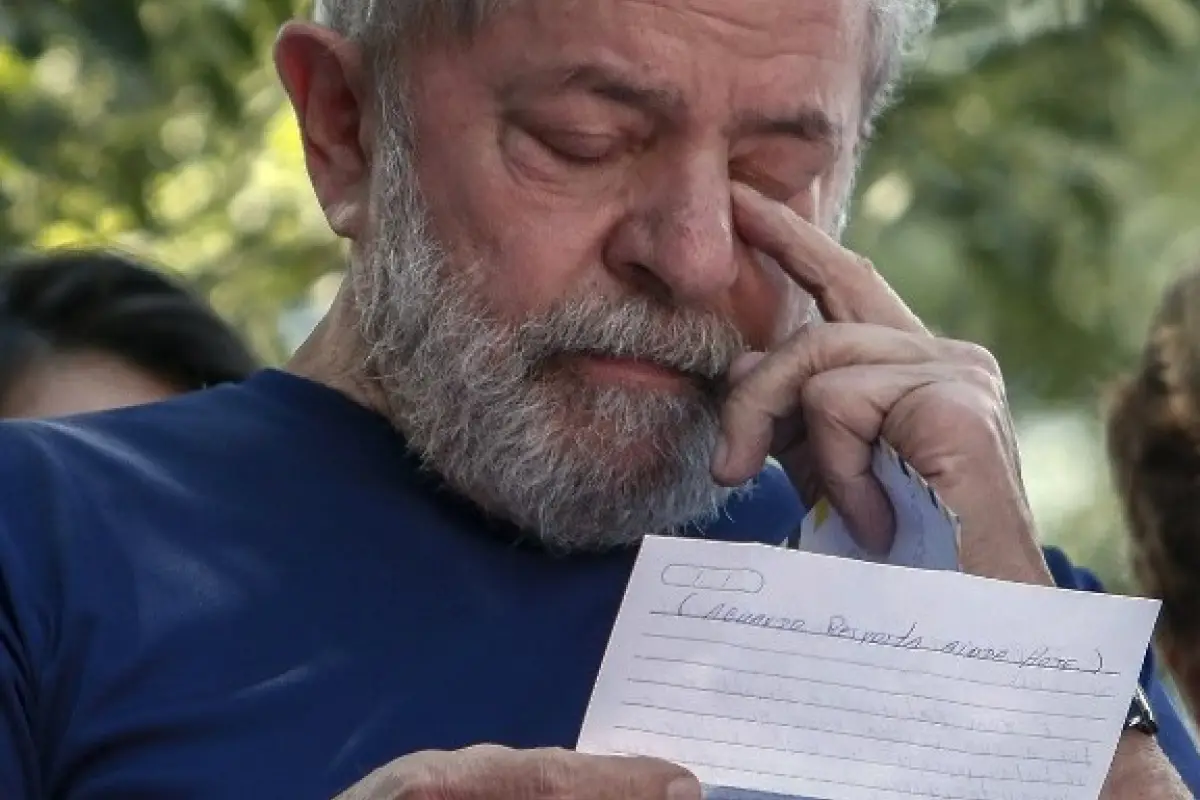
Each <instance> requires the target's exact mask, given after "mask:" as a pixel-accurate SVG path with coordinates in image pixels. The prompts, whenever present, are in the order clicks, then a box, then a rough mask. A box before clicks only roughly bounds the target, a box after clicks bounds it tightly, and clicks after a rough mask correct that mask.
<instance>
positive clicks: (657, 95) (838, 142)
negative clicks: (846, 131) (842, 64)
mask: <svg viewBox="0 0 1200 800" xmlns="http://www.w3.org/2000/svg"><path fill="white" fill-rule="evenodd" d="M572 90H573V91H582V92H587V93H589V94H593V95H596V96H597V97H601V98H604V99H605V100H609V101H612V102H613V103H617V104H618V105H622V106H626V107H628V108H632V109H634V110H635V111H639V112H641V113H643V114H645V115H647V116H650V117H654V118H657V119H662V120H667V121H672V120H678V119H680V118H681V117H683V116H684V112H685V110H686V108H685V107H686V103H685V102H684V100H683V96H682V94H681V93H680V92H678V91H676V90H673V89H665V88H661V87H655V86H646V85H643V84H639V83H638V82H637V81H636V80H633V79H631V78H630V77H629V76H627V75H624V74H622V73H621V72H620V71H619V70H615V69H612V68H611V67H608V66H605V65H602V64H597V63H580V64H571V65H567V66H562V67H556V68H551V69H547V70H542V71H537V72H533V73H526V74H525V75H522V76H519V77H517V78H515V79H514V80H512V81H510V82H509V83H508V84H507V85H505V86H504V87H502V88H501V90H500V95H501V97H502V98H503V99H504V100H506V101H518V102H519V101H520V100H522V99H528V98H530V97H531V96H535V95H540V94H543V93H549V92H564V91H572ZM733 131H734V133H737V134H739V135H760V136H761V135H765V136H786V137H789V138H793V139H798V140H800V141H803V142H808V143H811V144H817V145H820V146H822V147H825V148H826V149H828V150H829V151H831V152H832V153H835V154H836V153H840V152H841V148H842V142H843V132H842V129H841V126H839V125H838V124H837V123H835V122H834V121H833V120H832V119H830V117H829V115H828V114H826V113H825V112H824V111H821V110H820V109H818V108H813V107H805V108H799V109H797V110H795V111H794V112H792V113H790V114H787V115H785V116H781V117H776V116H770V115H765V114H751V115H749V116H747V117H746V118H743V119H741V120H739V121H738V122H737V123H736V124H735V125H734V128H733Z"/></svg>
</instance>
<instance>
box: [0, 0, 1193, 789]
mask: <svg viewBox="0 0 1200 800" xmlns="http://www.w3.org/2000/svg"><path fill="white" fill-rule="evenodd" d="M322 13H323V15H324V16H323V17H321V18H320V22H321V23H322V24H319V25H317V24H295V25H290V26H288V27H287V28H286V29H285V30H284V31H283V32H282V34H281V36H280V38H279V42H278V47H277V54H276V55H277V62H278V67H279V71H280V74H281V76H282V79H283V83H284V85H285V87H286V89H287V91H288V94H289V95H290V97H291V100H292V103H293V105H294V106H295V109H296V113H297V116H298V118H299V122H300V128H301V131H302V134H303V141H304V148H305V153H306V155H307V161H308V167H309V172H310V174H311V177H312V182H313V186H314V187H315V190H316V193H317V197H318V199H319V201H320V203H321V205H322V207H323V209H324V211H325V214H326V216H327V218H328V220H329V223H330V225H331V226H332V228H333V230H334V231H335V232H336V233H337V234H339V235H340V236H342V237H345V238H346V239H348V240H349V241H350V242H351V244H352V256H351V266H350V270H349V279H348V282H347V286H346V289H345V291H344V292H343V294H342V296H341V297H340V298H339V299H338V301H337V302H336V303H335V307H334V308H333V310H332V311H331V313H330V315H329V316H328V318H327V319H326V320H324V322H323V323H322V324H321V325H320V327H319V328H318V330H317V331H316V332H315V333H314V335H313V336H312V338H311V340H310V341H309V342H308V343H307V344H306V345H305V346H304V347H303V348H302V349H301V351H300V352H299V353H298V354H297V355H296V357H295V358H294V359H293V361H292V362H291V364H290V365H289V367H288V370H287V371H286V372H283V371H271V372H266V373H263V374H260V375H258V376H256V377H254V378H252V379H251V380H249V381H248V382H246V383H244V384H242V385H240V386H236V387H231V388H223V389H217V390H214V391H212V392H209V393H206V394H202V395H196V396H192V397H189V398H185V399H181V400H175V401H170V402H167V403H163V404H159V405H154V406H148V407H145V408H142V409H139V410H127V411H120V412H112V413H107V414H102V415H96V416H88V417H83V418H77V419H73V420H67V421H60V422H51V423H19V424H10V425H8V426H7V427H3V428H0V487H2V488H0V492H2V502H0V585H2V586H3V591H2V592H0V796H3V797H5V798H42V797H47V798H48V797H56V798H69V799H70V800H115V799H116V798H123V799H128V798H159V797H172V798H230V799H231V800H232V798H247V797H281V798H282V797H287V798H322V797H324V798H328V797H330V796H333V795H336V794H338V793H341V792H344V793H345V797H348V798H398V797H439V798H475V797H497V798H508V797H514V798H516V797H520V798H528V797H571V798H575V799H576V800H599V798H618V797H619V798H631V799H633V800H641V799H642V798H664V797H668V796H669V797H672V798H698V797H699V788H698V786H697V784H696V782H695V779H694V778H693V777H691V776H690V775H689V774H688V773H687V772H685V771H684V770H682V769H680V768H678V767H676V766H673V765H670V764H665V763H662V762H658V761H654V760H648V759H616V758H596V757H589V756H583V755H578V754H575V753H571V752H570V751H569V748H570V747H571V746H572V745H573V744H574V741H575V737H576V736H577V734H578V730H579V725H580V722H581V719H582V715H583V710H584V707H585V705H586V703H587V699H588V695H589V690H590V688H591V683H592V681H593V679H594V677H595V674H596V671H597V669H598V666H599V662H600V659H601V655H602V652H603V649H604V645H605V642H606V639H607V636H608V633H609V631H610V629H611V626H612V623H613V620H614V615H615V613H616V609H617V606H618V604H619V602H620V598H621V594H622V590H623V588H624V585H625V583H626V580H627V578H628V576H629V570H630V567H631V564H632V563H633V559H634V557H635V554H636V549H637V548H636V546H637V544H638V542H639V541H640V539H641V537H642V536H644V535H645V534H648V533H673V534H677V535H706V536H709V537H713V538H722V539H732V540H757V541H763V542H768V543H778V542H780V541H782V540H783V539H784V538H786V536H787V535H788V534H789V533H790V532H791V531H793V530H794V529H795V527H796V525H797V523H798V521H799V519H800V515H801V504H800V500H799V499H798V498H799V497H811V495H812V494H814V493H816V492H822V493H827V494H828V495H830V496H831V497H832V498H833V500H834V501H835V502H836V503H837V504H838V506H839V507H840V508H841V509H842V510H843V511H844V512H845V513H846V514H847V515H848V516H849V518H850V520H851V521H852V524H853V525H854V526H855V528H856V530H857V532H858V534H859V535H860V536H861V537H862V539H863V541H864V543H867V544H869V545H870V546H873V547H878V548H883V547H886V546H887V543H888V539H889V537H890V535H891V527H892V522H891V512H890V508H889V506H888V504H887V502H886V500H885V499H884V496H883V495H882V494H881V492H880V489H879V487H878V486H877V485H876V484H875V483H874V482H873V480H872V479H871V477H870V475H869V472H868V469H867V454H868V448H869V444H870V443H871V442H872V441H874V440H875V439H876V438H878V437H880V436H882V437H884V438H886V439H887V440H888V441H889V442H890V443H892V444H893V445H894V446H895V447H896V448H897V449H899V450H900V451H901V452H902V453H903V454H904V455H905V456H906V457H907V458H908V459H909V460H910V461H911V462H912V463H913V464H914V465H915V466H916V467H917V469H919V470H920V471H921V472H923V473H924V474H925V475H927V476H928V477H929V478H930V479H931V480H932V482H933V483H934V484H935V485H936V486H937V488H938V489H939V490H940V491H941V492H942V493H943V494H944V495H945V498H946V500H947V501H948V502H949V504H950V505H952V506H953V507H954V508H955V509H956V510H958V512H959V513H960V514H961V516H962V519H963V523H964V536H963V543H962V557H963V563H964V567H965V569H967V570H969V571H971V572H974V573H977V574H980V575H987V576H991V577H994V578H998V579H1002V580H1010V581H1027V582H1031V583H1045V584H1050V583H1052V582H1053V581H1054V580H1055V579H1057V580H1058V581H1059V583H1060V584H1063V585H1067V586H1073V587H1076V588H1086V587H1083V586H1082V584H1081V581H1082V580H1083V577H1082V576H1081V575H1080V574H1079V573H1076V572H1074V571H1073V570H1072V569H1071V568H1070V567H1069V565H1067V564H1065V562H1062V561H1061V560H1060V559H1059V557H1058V556H1057V555H1055V556H1054V557H1053V558H1052V559H1051V560H1050V562H1049V564H1048V562H1047V560H1046V559H1045V558H1044V557H1043V554H1042V552H1041V551H1040V550H1039V548H1038V546H1037V544H1036V539H1035V535H1034V531H1033V527H1032V523H1031V521H1030V515H1029V511H1028V508H1027V506H1026V503H1025V499H1024V494H1023V492H1022V488H1021V483H1020V478H1019V475H1018V468H1017V454H1016V450H1015V448H1014V445H1013V441H1012V434H1011V430H1010V424H1009V418H1008V412H1007V411H1006V409H1005V405H1004V397H1003V387H1002V383H1001V379H1000V376H999V373H998V372H997V370H996V367H995V364H994V362H993V360H992V359H991V358H990V357H989V356H988V354H987V353H986V352H984V351H983V350H981V349H980V348H978V347H975V346H972V345H968V344H963V343H960V342H953V341H947V340H945V339H941V338H938V337H936V336H934V335H931V334H930V333H929V332H927V331H926V330H925V328H924V327H923V326H922V325H921V323H920V321H919V320H917V319H916V318H915V317H914V316H913V314H912V313H910V312H909V310H908V309H907V308H906V307H905V306H904V304H903V303H902V302H901V301H900V300H899V299H898V298H897V297H896V296H895V295H894V294H893V293H892V292H891V291H890V290H889V288H888V286H887V285H886V284H885V283H884V281H883V280H882V279H881V278H880V277H879V275H878V274H877V273H876V272H875V271H874V270H873V269H872V268H871V265H870V264H869V263H868V262H866V261H865V260H863V259H862V258H859V257H857V256H855V255H854V254H852V253H849V252H847V251H846V250H844V249H842V248H841V247H840V246H839V245H838V244H837V243H836V240H837V234H838V233H839V231H840V228H841V223H842V220H843V219H844V216H845V209H846V203H847V198H848V195H849V193H850V188H851V183H852V179H853V176H854V172H855V166H856V159H857V156H858V154H859V153H860V152H861V151H862V149H863V146H864V144H865V137H866V133H867V132H868V131H869V129H870V124H871V121H872V119H873V118H874V116H875V115H876V114H877V112H878V111H879V110H880V107H881V105H882V104H883V101H884V100H885V98H886V96H887V93H888V90H889V88H890V86H891V85H892V83H893V81H894V79H895V77H896V72H897V61H898V56H899V53H900V50H901V48H902V46H903V45H904V43H905V42H906V41H908V40H909V38H910V37H911V36H912V35H915V34H916V33H919V32H920V29H921V28H922V27H923V26H925V25H926V24H927V23H928V22H929V21H930V19H931V16H932V3H931V2H928V0H907V1H906V0H838V2H831V0H738V2H722V1H721V0H508V1H507V2H499V1H498V0H494V1H492V2H483V0H395V1H394V2H371V0H333V1H332V2H330V3H329V4H328V5H327V6H326V7H325V8H324V10H323V12H322ZM817 312H819V314H818V313H817ZM818 318H820V319H823V320H824V324H819V325H816V324H814V325H804V322H805V321H806V320H816V319H818ZM801 422H803V424H801ZM768 455H773V456H774V457H775V460H776V462H777V463H779V464H782V466H783V469H782V470H780V469H778V468H775V467H770V468H767V469H764V464H765V463H767V457H768ZM751 482H752V483H753V484H754V485H755V486H756V488H755V490H754V491H753V492H739V491H737V489H738V487H742V486H743V485H745V484H747V483H751ZM1146 681H1147V684H1148V685H1150V686H1151V689H1152V692H1154V691H1157V689H1156V688H1155V686H1154V685H1153V684H1152V675H1151V674H1150V672H1149V670H1148V671H1147V675H1146ZM1133 708H1134V712H1136V713H1131V715H1130V722H1129V724H1128V725H1127V730H1126V731H1125V732H1124V733H1123V734H1122V736H1121V744H1120V746H1119V748H1118V752H1117V755H1116V758H1115V761H1114V763H1113V765H1112V769H1111V773H1110V776H1109V781H1108V786H1107V788H1106V792H1107V796H1108V797H1109V798H1135V797H1136V798H1151V800H1154V799H1156V798H1162V799H1163V800H1166V799H1167V798H1180V797H1187V796H1189V795H1188V793H1187V790H1186V789H1185V788H1184V786H1183V785H1182V783H1181V782H1180V779H1179V777H1178V775H1177V774H1176V771H1175V770H1174V769H1172V767H1171V764H1170V763H1169V761H1168V759H1167V757H1165V756H1164V754H1163V750H1162V749H1161V748H1160V746H1159V741H1161V742H1162V743H1163V745H1164V746H1165V747H1166V749H1168V750H1170V751H1171V756H1172V757H1173V758H1174V760H1175V763H1176V766H1177V767H1179V768H1180V769H1181V770H1183V771H1184V772H1190V774H1191V775H1192V776H1195V775H1196V774H1197V769H1196V763H1195V757H1194V753H1192V752H1189V750H1188V747H1189V745H1187V744H1186V741H1185V740H1179V739H1175V738H1172V737H1175V736H1176V735H1178V729H1177V719H1176V718H1175V717H1174V715H1173V712H1171V710H1170V709H1169V708H1168V707H1166V706H1160V707H1159V708H1157V709H1156V711H1157V712H1158V717H1159V726H1160V728H1161V730H1160V732H1159V735H1158V737H1156V735H1155V733H1154V725H1153V724H1149V723H1148V722H1147V720H1146V719H1145V718H1144V714H1142V713H1140V712H1143V711H1145V709H1144V708H1143V706H1142V705H1141V704H1139V703H1134V704H1133ZM557 748H568V749H557ZM880 796H881V797H885V796H886V797H892V795H890V794H886V793H881V794H880Z"/></svg>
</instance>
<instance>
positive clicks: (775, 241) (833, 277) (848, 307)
mask: <svg viewBox="0 0 1200 800" xmlns="http://www.w3.org/2000/svg"><path fill="white" fill-rule="evenodd" d="M732 194H733V201H734V203H733V212H734V222H735V223H736V225H737V228H738V232H739V233H740V234H741V236H742V237H743V238H744V239H745V240H746V242H747V244H749V245H750V246H751V247H754V248H756V249H758V250H760V251H762V252H763V253H766V254H767V255H768V256H770V257H771V258H773V259H774V260H775V261H777V262H778V263H779V265H780V266H781V267H782V268H783V270H784V271H785V272H787V273H788V274H789V275H791V276H792V278H793V279H794V280H795V281H796V282H797V283H799V284H800V286H801V287H803V288H804V290H805V291H807V292H808V293H809V294H811V295H812V296H813V298H814V299H815V300H816V301H817V306H818V307H819V308H820V310H821V314H822V315H823V316H824V318H825V319H826V320H828V321H830V322H869V323H873V324H876V325H884V326H887V327H889V328H896V329H898V330H903V331H910V332H914V333H926V329H925V326H924V325H923V324H922V323H921V320H920V319H919V318H918V317H917V315H916V314H914V313H913V312H912V311H911V310H909V308H908V306H907V305H905V304H904V301H903V300H901V299H900V297H899V295H897V294H896V293H895V292H894V291H893V290H892V287H891V286H889V285H888V283H887V281H885V280H884V279H883V277H882V276H881V275H880V274H879V273H878V272H876V271H875V268H874V267H873V266H872V265H871V262H870V261H868V260H867V259H865V258H863V257H862V256H859V255H858V254H856V253H853V252H851V251H850V250H847V249H846V248H844V247H842V246H841V245H840V244H838V243H837V242H835V241H834V240H833V239H831V238H829V236H827V235H826V234H825V233H824V232H823V231H821V230H819V229H818V228H817V227H816V226H814V225H812V224H811V223H809V222H807V221H805V220H804V219H802V218H801V217H800V216H799V215H798V214H796V213H795V212H793V211H792V210H791V209H790V208H788V207H787V206H785V205H783V204H782V203H777V202H775V201H773V200H771V199H769V198H767V197H765V196H764V195H762V194H760V193H759V192H757V191H755V190H754V189H752V188H750V187H749V186H746V185H745V184H742V183H734V184H733V191H732Z"/></svg>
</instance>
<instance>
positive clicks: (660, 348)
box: [516, 299, 746, 381]
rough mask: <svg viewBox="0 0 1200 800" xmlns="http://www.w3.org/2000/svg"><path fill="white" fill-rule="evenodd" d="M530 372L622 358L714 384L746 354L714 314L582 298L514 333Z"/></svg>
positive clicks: (731, 329)
mask: <svg viewBox="0 0 1200 800" xmlns="http://www.w3.org/2000/svg"><path fill="white" fill-rule="evenodd" d="M516 340H517V349H518V351H519V353H520V355H521V356H522V357H523V358H524V360H525V361H526V363H527V364H528V365H529V366H530V367H534V366H536V365H537V364H540V363H544V362H545V361H547V360H551V359H554V358H561V357H562V356H564V355H595V356H602V357H608V358H627V359H635V360H638V361H644V362H647V363H650V364H655V365H657V366H661V367H665V368H668V369H673V370H676V371H679V372H683V373H687V374H690V375H695V376H697V377H700V378H703V379H705V380H706V381H716V380H718V379H720V378H721V377H722V376H724V375H725V374H726V373H728V371H729V367H730V365H731V364H732V363H733V360H734V359H735V358H737V356H738V355H740V354H741V353H743V352H745V350H746V346H745V343H744V341H743V337H742V336H741V334H740V333H739V331H738V330H737V329H736V328H735V327H734V326H733V324H732V323H730V322H728V321H727V320H724V319H722V318H720V317H719V316H717V315H715V314H707V313H704V312H698V311H693V310H685V309H669V308H664V307H663V306H662V305H661V304H657V303H654V302H652V301H649V300H632V301H624V302H621V303H619V304H614V303H612V302H611V301H604V300H602V299H594V300H593V299H587V300H582V301H575V302H572V303H569V304H565V305H561V306H557V307H555V308H552V309H551V310H550V311H548V312H546V313H544V314H542V315H539V316H538V317H537V318H535V319H530V320H526V321H525V322H524V323H522V324H521V325H520V326H519V327H518V329H517V337H516Z"/></svg>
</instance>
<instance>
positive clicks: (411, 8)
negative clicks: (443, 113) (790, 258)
mask: <svg viewBox="0 0 1200 800" xmlns="http://www.w3.org/2000/svg"><path fill="white" fill-rule="evenodd" d="M506 2H511V0H315V9H314V11H313V18H314V19H315V20H316V21H317V22H319V23H321V24H322V25H325V26H327V27H329V28H331V29H333V30H335V31H337V32H338V33H340V34H341V35H342V36H345V37H346V38H347V39H350V40H351V41H356V42H358V43H360V44H362V45H363V46H364V47H365V48H366V49H367V50H368V51H371V52H374V53H385V52H387V51H388V50H390V47H389V43H392V42H396V41H398V40H399V37H400V36H401V35H402V34H403V33H405V32H406V31H410V30H412V29H414V28H417V29H420V28H422V27H425V26H428V25H430V24H440V25H442V26H447V25H448V26H450V27H451V28H453V29H455V30H459V31H461V32H463V33H464V34H469V33H470V32H472V31H474V30H476V29H477V28H478V27H479V26H480V25H482V24H483V22H484V21H485V20H486V19H487V17H488V16H489V15H490V14H492V13H494V12H496V11H497V10H498V9H499V8H501V7H502V6H503V5H504V4H505V3H506ZM870 4H871V5H870V8H871V19H870V34H871V40H872V45H871V51H870V52H871V57H870V61H869V62H868V64H867V68H866V72H865V75H864V81H863V120H862V121H863V127H864V130H865V131H869V130H870V127H871V125H872V123H873V122H874V120H876V119H877V118H878V117H879V115H880V114H882V113H883V112H884V111H885V110H886V109H887V107H888V105H890V103H891V101H892V99H893V97H894V94H895V89H896V84H897V83H898V82H899V79H900V75H901V71H902V66H903V61H904V57H905V56H906V55H908V54H909V53H910V52H912V50H913V48H914V47H915V46H916V45H917V44H919V43H920V42H921V41H922V40H923V39H924V38H925V36H926V35H927V34H928V33H929V31H930V30H931V29H932V28H933V23H934V21H935V19H936V18H937V2H936V0H870Z"/></svg>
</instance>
